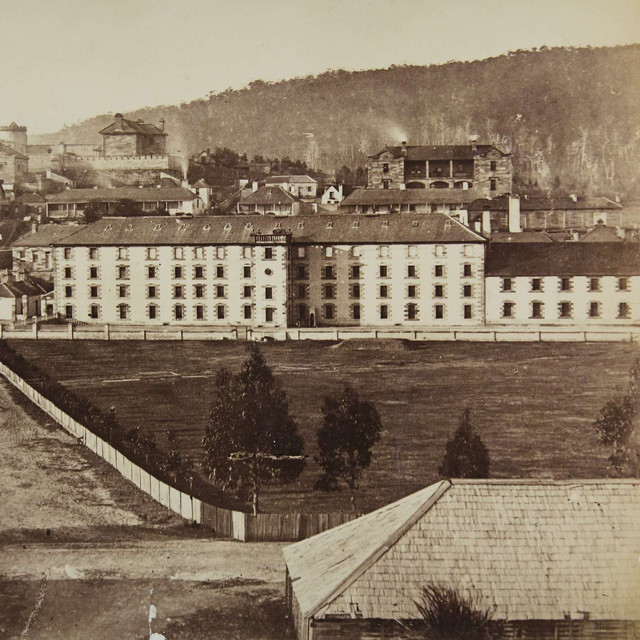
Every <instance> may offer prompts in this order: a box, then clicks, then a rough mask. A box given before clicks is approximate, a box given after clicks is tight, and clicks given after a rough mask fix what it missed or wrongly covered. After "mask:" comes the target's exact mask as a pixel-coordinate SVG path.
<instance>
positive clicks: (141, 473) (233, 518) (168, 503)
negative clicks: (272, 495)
mask: <svg viewBox="0 0 640 640" xmlns="http://www.w3.org/2000/svg"><path fill="white" fill-rule="evenodd" d="M0 373H1V374H2V375H3V376H4V377H5V378H6V379H7V380H8V381H9V382H10V383H11V384H12V385H13V386H14V387H16V388H17V389H18V390H19V391H21V392H22V393H23V394H24V395H25V396H26V397H27V398H29V400H31V402H33V403H34V404H35V405H36V406H38V407H39V408H40V409H42V411H44V412H45V413H46V414H47V415H48V416H50V417H51V418H52V419H53V420H55V421H56V422H57V423H58V424H59V425H60V426H61V427H62V428H63V429H65V430H66V431H67V432H69V433H70V434H71V435H73V436H74V437H76V438H78V440H79V441H81V442H82V444H83V445H85V446H86V447H87V448H88V449H90V450H91V451H92V452H93V453H95V454H96V455H97V456H100V457H101V458H102V459H103V460H104V461H105V462H108V463H109V464H110V465H111V466H112V467H113V468H114V469H116V470H117V471H118V472H119V473H120V475H122V476H123V477H124V478H126V479H127V480H129V481H130V482H132V483H133V484H134V485H135V486H136V487H137V488H138V489H140V490H141V491H144V492H145V493H146V494H147V495H149V496H151V497H152V498H153V499H154V500H156V501H157V502H159V503H160V504H161V505H163V506H164V507H166V508H167V509H170V510H171V511H173V512H174V513H177V514H178V515H179V516H181V517H182V518H184V519H185V520H190V521H192V522H197V523H198V524H202V525H203V526H206V527H208V528H210V529H212V530H213V531H214V532H215V533H217V534H219V535H221V536H225V537H228V538H233V539H234V540H240V541H242V542H267V541H271V542H273V541H282V542H294V541H296V540H302V539H303V538H307V537H309V536H312V535H315V534H316V533H320V532H322V531H326V530H327V529H330V528H332V527H335V526H337V525H339V524H343V523H344V522H348V521H349V520H353V519H354V518H355V517H357V516H356V515H355V514H350V513H311V514H301V513H259V514H258V515H257V516H254V515H252V514H249V513H245V512H243V511H234V510H231V509H225V508H221V507H216V506H214V505H211V504H208V503H207V502H204V501H202V500H199V499H198V498H194V497H193V496H191V495H189V494H188V493H184V492H182V491H179V490H178V489H176V488H174V487H172V486H171V485H169V484H167V483H165V482H163V481H162V480H159V479H158V478H156V477H154V476H153V475H152V474H151V473H149V472H148V471H145V470H144V469H142V468H141V467H139V466H138V465H137V464H135V463H134V462H132V461H131V460H129V458H127V457H126V456H125V455H123V454H122V453H121V452H120V451H118V450H117V449H116V448H115V447H113V446H111V445H110V444H109V443H108V442H106V441H105V440H103V439H102V438H100V437H98V436H97V435H96V434H95V433H93V432H92V431H90V430H89V429H87V428H86V427H85V426H84V425H82V424H80V423H79V422H78V421H76V420H74V419H73V418H72V417H71V416H69V415H68V414H67V413H65V412H64V411H62V410H61V409H60V408H59V407H57V406H56V405H55V404H54V403H53V402H51V400H49V399H47V398H45V397H44V396H43V395H42V394H41V393H40V392H38V391H37V390H36V389H34V388H33V387H32V386H31V385H30V384H28V383H27V382H25V380H23V379H22V378H21V377H20V376H19V375H17V374H16V373H15V372H14V371H12V370H11V369H10V368H9V367H7V366H6V365H5V364H4V363H1V362H0Z"/></svg>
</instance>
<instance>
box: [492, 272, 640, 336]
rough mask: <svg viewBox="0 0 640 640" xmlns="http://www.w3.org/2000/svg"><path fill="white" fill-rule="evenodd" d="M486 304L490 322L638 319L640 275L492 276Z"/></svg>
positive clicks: (575, 322)
mask: <svg viewBox="0 0 640 640" xmlns="http://www.w3.org/2000/svg"><path fill="white" fill-rule="evenodd" d="M486 307H487V312H486V322H487V323H488V324H514V325H549V324H552V325H553V324H554V325H581V326H582V325H584V326H589V325H598V324H600V325H601V324H607V325H616V324H623V325H624V324H634V323H637V322H638V320H639V319H640V276H621V277H617V276H570V277H562V276H545V277H531V276H512V277H498V276H490V277H487V278H486Z"/></svg>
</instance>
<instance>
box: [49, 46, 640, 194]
mask: <svg viewBox="0 0 640 640" xmlns="http://www.w3.org/2000/svg"><path fill="white" fill-rule="evenodd" d="M639 104H640V45H635V44H634V45H626V46H618V47H604V48H552V49H547V48H546V47H542V48H541V49H540V50H532V51H516V52H509V53H508V54H505V55H502V56H499V57H495V58H489V59H486V60H480V61H473V62H450V63H447V64H443V65H432V66H392V67H390V68H389V69H383V70H374V71H359V72H348V71H328V72H326V73H323V74H322V75H319V76H315V77H314V76H309V77H305V78H295V79H292V80H287V81H282V82H275V83H269V82H262V81H256V82H252V83H251V84H250V85H249V86H248V87H246V88H244V89H241V90H237V91H235V90H227V91H223V92H221V93H216V94H210V95H209V96H208V97H206V98H204V99H201V100H196V101H193V102H190V103H184V104H181V105H179V106H161V107H154V108H147V109H141V110H139V111H136V112H133V113H131V114H129V116H130V117H132V118H144V119H145V121H151V122H157V121H158V120H159V119H160V118H164V119H165V121H166V129H167V131H168V132H169V134H170V137H169V145H170V147H171V148H172V150H174V151H175V150H178V149H179V150H181V151H182V152H185V151H187V152H189V153H193V152H196V151H201V150H202V149H203V148H206V147H216V146H228V147H230V148H233V149H237V150H239V151H243V152H246V153H247V154H248V155H249V157H251V156H253V155H254V154H260V155H263V156H269V157H274V156H277V157H284V156H289V157H291V158H301V159H304V160H305V161H306V162H307V164H308V165H309V166H310V167H320V168H323V169H325V170H326V169H334V168H338V167H341V166H343V165H347V166H350V167H351V168H353V169H355V168H356V167H357V166H360V165H363V163H364V160H365V156H366V154H368V153H373V152H375V151H377V150H379V149H380V148H382V147H383V146H384V145H385V144H398V143H399V142H400V141H401V140H404V139H406V140H407V141H408V142H409V144H445V143H450V144H455V143H464V142H467V141H468V138H469V136H470V135H472V134H476V135H478V136H479V139H480V140H481V141H482V142H493V143H496V144H498V145H499V146H500V147H502V148H504V149H506V150H509V151H512V152H513V154H514V165H515V172H516V186H517V188H518V189H519V190H521V191H523V190H526V189H532V188H535V187H536V186H537V187H538V188H539V189H542V190H549V189H551V188H555V189H556V190H561V191H562V190H565V191H573V190H577V191H580V192H582V193H606V194H613V193H620V194H622V195H623V196H625V195H626V196H629V195H632V194H634V193H636V194H637V193H638V191H639V187H640V185H639V182H638V171H637V167H638V166H639V165H640V109H638V105H639ZM111 120H112V117H111V116H99V117H97V118H92V119H90V120H87V121H84V122H82V123H79V124H77V125H74V126H72V127H69V128H66V129H64V130H63V131H62V132H59V133H56V134H53V135H51V136H49V138H50V140H51V141H58V140H60V139H65V140H67V141H68V142H75V141H80V140H86V139H92V138H95V137H96V132H97V131H98V130H100V128H102V127H104V126H106V124H108V123H109V122H110V121H111Z"/></svg>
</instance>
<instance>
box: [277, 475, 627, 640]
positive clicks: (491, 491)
mask: <svg viewBox="0 0 640 640" xmlns="http://www.w3.org/2000/svg"><path fill="white" fill-rule="evenodd" d="M284 557H285V561H286V565H287V573H286V604H287V608H288V611H289V613H290V615H291V618H292V619H293V622H294V625H295V628H296V631H297V637H298V639H299V640H335V639H336V638H340V639H341V640H370V639H372V638H388V639H392V640H404V639H407V640H408V639H409V638H411V639H413V638H424V637H425V636H424V634H422V635H421V628H420V614H419V612H418V609H417V607H416V600H419V599H420V590H421V588H422V587H423V586H427V585H437V586H440V587H445V588H451V589H454V590H456V591H457V592H458V593H459V594H461V595H462V596H463V597H466V598H472V599H473V600H474V601H475V602H476V603H477V606H478V607H479V608H481V609H483V610H487V609H488V610H490V611H491V612H492V614H493V619H495V620H496V621H501V622H503V623H504V625H505V626H504V631H503V636H502V638H503V640H517V639H523V640H527V639H531V640H533V639H535V640H570V639H571V640H596V639H602V640H604V639H605V638H606V639H607V640H634V639H637V638H640V607H638V603H639V602H640V566H639V564H638V557H640V481H638V480H574V481H571V480H567V481H562V482H554V481H545V480H443V481H441V482H438V483H436V484H434V485H431V486H430V487H427V488H426V489H422V490H421V491H418V492H417V493H414V494H412V495H409V496H407V497H406V498H403V499H402V500H399V501H398V502H395V503H393V504H390V505H387V506H385V507H382V508H381V509H378V510H377V511H374V512H373V513H370V514H368V515H366V516H363V517H361V518H358V519H356V520H353V521H351V522H348V523H347V524H344V525H341V526H339V527H336V528H335V529H331V530H329V531H326V532H324V533H321V534H319V535H317V536H314V537H312V538H309V539H307V540H303V541H302V542H299V543H296V544H294V545H292V546H289V547H286V548H285V549H284Z"/></svg>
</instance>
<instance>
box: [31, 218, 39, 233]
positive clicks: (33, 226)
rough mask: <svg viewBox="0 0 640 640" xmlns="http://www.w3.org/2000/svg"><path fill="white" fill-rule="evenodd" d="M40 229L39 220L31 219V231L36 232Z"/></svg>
mask: <svg viewBox="0 0 640 640" xmlns="http://www.w3.org/2000/svg"><path fill="white" fill-rule="evenodd" d="M37 231H38V221H37V220H31V233H36V232H37Z"/></svg>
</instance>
